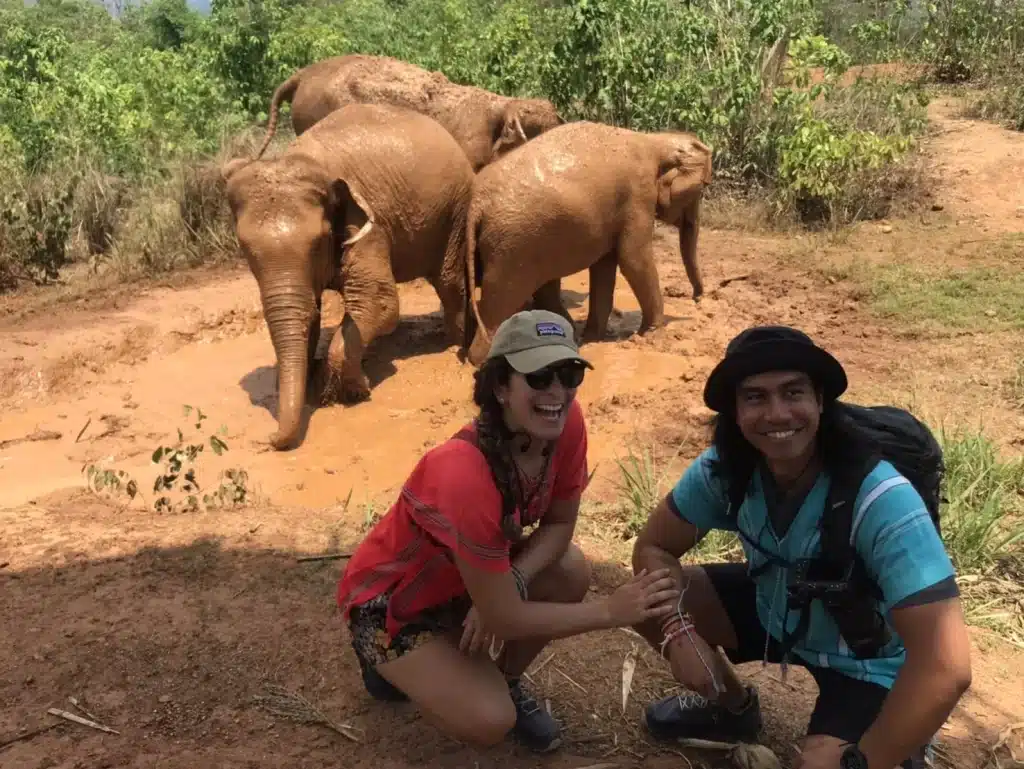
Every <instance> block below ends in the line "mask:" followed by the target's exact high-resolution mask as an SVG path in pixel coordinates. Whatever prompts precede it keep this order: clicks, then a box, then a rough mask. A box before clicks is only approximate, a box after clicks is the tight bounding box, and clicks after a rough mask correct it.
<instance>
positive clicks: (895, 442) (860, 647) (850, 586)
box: [729, 403, 945, 659]
mask: <svg viewBox="0 0 1024 769" xmlns="http://www.w3.org/2000/svg"><path fill="white" fill-rule="evenodd" d="M837 408H838V410H839V416H840V419H844V420H847V421H848V423H849V424H852V426H853V427H854V430H855V431H856V432H857V433H859V434H860V435H861V436H862V437H863V438H864V439H865V441H866V443H867V445H868V446H869V447H870V449H871V451H870V452H869V453H868V454H867V455H866V456H865V457H864V459H863V460H862V461H861V462H859V463H857V464H855V465H851V466H845V467H842V468H834V469H832V471H831V472H832V485H831V487H830V489H829V492H828V497H827V500H826V503H825V513H824V514H823V515H822V517H821V524H820V525H821V553H820V555H819V556H818V557H816V558H813V559H808V560H805V561H801V562H798V563H797V564H786V566H788V567H789V568H793V569H794V570H795V572H796V574H795V577H794V578H792V579H791V580H790V585H789V606H790V608H793V609H796V608H799V609H801V610H802V616H801V620H800V623H799V625H798V627H797V629H796V631H794V633H792V634H787V635H788V636H790V638H784V639H783V650H784V653H786V652H788V651H789V649H791V648H792V645H793V643H794V642H795V641H796V640H798V638H800V637H801V636H802V635H803V634H804V633H806V631H807V625H808V623H809V620H810V609H809V607H810V601H812V600H815V599H817V600H820V601H822V603H823V604H824V606H825V608H826V610H828V611H829V613H830V614H831V615H832V617H833V619H835V620H836V622H837V624H838V625H839V628H840V632H841V634H842V636H843V639H844V640H845V641H846V644H847V646H848V647H849V648H850V649H851V650H852V651H853V652H854V654H855V656H857V657H858V658H861V659H863V658H869V657H874V656H875V655H876V654H877V652H878V650H879V649H880V648H881V647H882V646H884V645H885V644H886V643H888V639H889V634H888V628H887V625H886V623H885V620H884V619H883V618H882V617H881V615H880V614H879V612H878V610H877V602H878V601H880V600H881V599H882V597H883V596H882V592H881V590H880V588H879V587H878V585H877V584H876V583H875V582H874V580H873V579H872V578H871V576H870V575H869V574H868V572H867V570H866V568H865V566H864V563H863V561H862V559H861V558H860V556H859V555H858V554H857V552H856V549H855V548H854V547H853V546H852V545H851V544H850V533H851V530H852V528H853V517H854V513H855V510H854V502H855V501H856V497H857V492H858V491H859V490H860V486H861V483H863V481H864V478H865V477H866V475H867V474H868V473H869V472H870V471H871V470H872V469H873V468H874V467H875V465H876V464H877V463H878V461H879V460H882V459H884V460H887V461H888V462H890V463H891V464H892V465H893V466H894V467H895V468H896V470H897V471H898V472H899V473H900V474H901V475H903V476H904V477H905V478H906V479H907V480H908V481H910V483H911V484H912V485H913V486H914V488H915V489H916V490H917V493H918V494H920V495H921V498H922V499H923V500H924V503H925V507H926V508H927V509H928V512H929V514H930V515H931V519H932V523H933V524H934V525H935V529H936V531H938V532H940V533H941V525H940V519H939V506H940V504H941V503H942V502H943V501H944V500H943V499H942V494H941V486H942V481H943V478H944V475H945V463H944V461H943V455H942V447H941V446H940V445H939V442H938V441H937V440H936V439H935V436H934V435H933V434H932V432H931V430H929V429H928V427H927V425H925V424H924V423H923V422H921V421H920V420H919V419H917V418H916V417H915V416H914V415H913V414H911V413H910V412H909V411H906V410H905V409H901V408H898V407H895V406H858V405H855V404H851V403H839V404H837ZM748 485H749V479H748V482H747V483H738V484H735V485H734V486H733V488H731V489H730V495H729V496H730V515H731V516H732V517H733V520H735V519H736V516H737V514H738V512H739V507H740V505H741V504H742V503H743V498H744V497H745V496H746V491H747V486H748ZM740 536H741V537H743V538H744V539H745V540H746V541H747V542H748V543H750V544H751V545H752V546H753V547H755V548H757V549H758V550H761V548H760V547H758V545H757V544H756V543H754V542H752V540H750V539H749V538H748V537H746V536H745V535H744V534H743V532H740ZM765 555H767V556H768V557H769V562H768V563H766V564H765V566H764V568H767V567H768V566H769V565H771V563H773V562H774V563H778V562H779V559H778V558H777V557H775V556H772V554H770V553H765ZM758 571H760V570H758Z"/></svg>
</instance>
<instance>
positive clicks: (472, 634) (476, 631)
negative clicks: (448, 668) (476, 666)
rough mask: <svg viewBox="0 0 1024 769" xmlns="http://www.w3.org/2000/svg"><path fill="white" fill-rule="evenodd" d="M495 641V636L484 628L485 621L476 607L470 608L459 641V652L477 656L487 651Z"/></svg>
mask: <svg viewBox="0 0 1024 769" xmlns="http://www.w3.org/2000/svg"><path fill="white" fill-rule="evenodd" d="M493 641H494V634H493V633H488V632H487V630H486V629H485V628H484V623H483V620H482V619H480V614H479V613H478V612H477V610H476V607H475V606H470V607H469V612H467V613H466V618H465V619H464V620H463V621H462V638H460V639H459V651H461V652H463V653H464V654H469V655H471V656H475V655H477V654H479V653H480V651H481V650H484V649H487V650H488V651H489V647H490V645H491V643H492V642H493Z"/></svg>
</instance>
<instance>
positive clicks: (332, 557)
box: [295, 553, 352, 563]
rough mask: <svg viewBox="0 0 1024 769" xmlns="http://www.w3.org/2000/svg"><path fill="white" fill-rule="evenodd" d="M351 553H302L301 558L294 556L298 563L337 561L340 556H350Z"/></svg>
mask: <svg viewBox="0 0 1024 769" xmlns="http://www.w3.org/2000/svg"><path fill="white" fill-rule="evenodd" d="M351 557H352V553H325V554H323V555H304V556H302V557H301V558H296V559H295V560H296V562H298V563H307V562H308V561H337V560H340V559H342V558H351Z"/></svg>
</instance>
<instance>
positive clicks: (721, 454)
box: [710, 388, 871, 499]
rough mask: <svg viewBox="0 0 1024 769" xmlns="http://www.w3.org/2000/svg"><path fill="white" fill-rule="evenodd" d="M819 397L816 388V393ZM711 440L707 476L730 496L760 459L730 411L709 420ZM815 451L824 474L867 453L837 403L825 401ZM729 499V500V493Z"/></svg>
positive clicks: (863, 441)
mask: <svg viewBox="0 0 1024 769" xmlns="http://www.w3.org/2000/svg"><path fill="white" fill-rule="evenodd" d="M817 392H818V397H821V390H820V388H818V389H817ZM711 431H712V438H711V442H712V445H714V447H715V450H716V452H717V454H718V458H717V459H716V460H715V461H714V462H712V463H711V468H710V469H711V474H712V475H713V476H715V477H717V478H720V479H721V480H722V481H724V483H725V486H726V488H727V489H728V490H729V491H730V492H731V490H732V486H733V485H734V484H735V483H748V482H749V480H750V478H751V477H753V473H754V470H755V469H756V468H757V465H758V463H759V462H760V459H761V455H760V453H759V452H758V451H757V449H755V448H754V447H753V446H752V445H751V443H750V441H748V440H747V439H746V438H745V437H744V436H743V433H742V432H741V431H740V428H739V425H738V424H737V423H736V412H735V408H734V407H730V408H729V410H728V411H723V412H721V413H720V414H716V415H715V416H714V418H712V420H711ZM816 449H817V451H818V455H819V456H820V457H821V461H822V464H823V465H824V466H825V469H826V470H829V471H830V473H832V474H834V468H836V467H839V466H841V465H843V464H846V463H851V462H859V461H860V460H862V459H863V458H864V457H865V456H867V455H868V453H869V452H870V451H871V447H870V444H869V443H868V441H867V440H866V438H865V436H864V435H863V434H862V433H861V432H860V431H859V430H858V429H857V427H856V426H855V425H854V424H853V423H852V422H851V421H850V419H849V418H848V417H847V416H846V413H845V411H844V406H843V403H842V402H841V401H838V400H833V401H825V403H824V404H823V406H822V412H821V419H820V421H819V423H818V434H817V436H816ZM729 498H730V499H731V498H732V495H731V493H730V494H729Z"/></svg>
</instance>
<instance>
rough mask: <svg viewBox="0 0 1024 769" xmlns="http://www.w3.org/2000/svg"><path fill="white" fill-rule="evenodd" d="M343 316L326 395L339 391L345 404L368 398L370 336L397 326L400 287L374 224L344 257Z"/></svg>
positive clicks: (329, 363) (330, 358)
mask: <svg viewBox="0 0 1024 769" xmlns="http://www.w3.org/2000/svg"><path fill="white" fill-rule="evenodd" d="M342 273H343V275H342V285H343V289H342V296H343V297H344V300H345V316H344V317H343V318H342V320H341V326H340V327H339V328H338V330H337V331H336V332H335V334H334V338H333V339H332V340H331V346H330V348H329V349H328V351H327V372H328V373H327V381H328V384H327V387H326V389H325V393H324V395H325V397H328V398H329V397H331V396H333V395H334V394H335V393H337V395H338V398H339V400H340V401H341V402H343V403H355V402H358V401H361V400H366V399H367V398H369V397H370V385H369V381H368V380H367V378H366V374H365V373H364V372H363V354H364V353H365V352H366V348H367V347H368V346H369V345H370V343H371V342H373V340H374V339H376V338H377V337H380V336H386V335H387V334H390V333H392V332H393V331H394V330H395V329H396V328H398V321H399V307H398V286H397V285H396V284H395V278H394V275H393V273H392V271H391V247H390V243H389V242H388V238H387V235H386V234H385V233H384V232H383V231H382V230H381V229H380V228H378V227H374V228H373V229H372V230H371V231H370V232H369V233H367V234H366V235H365V236H364V237H363V238H362V240H360V241H359V242H357V243H355V244H354V245H352V246H351V247H350V248H348V249H347V250H346V252H345V254H344V258H343V259H342Z"/></svg>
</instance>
